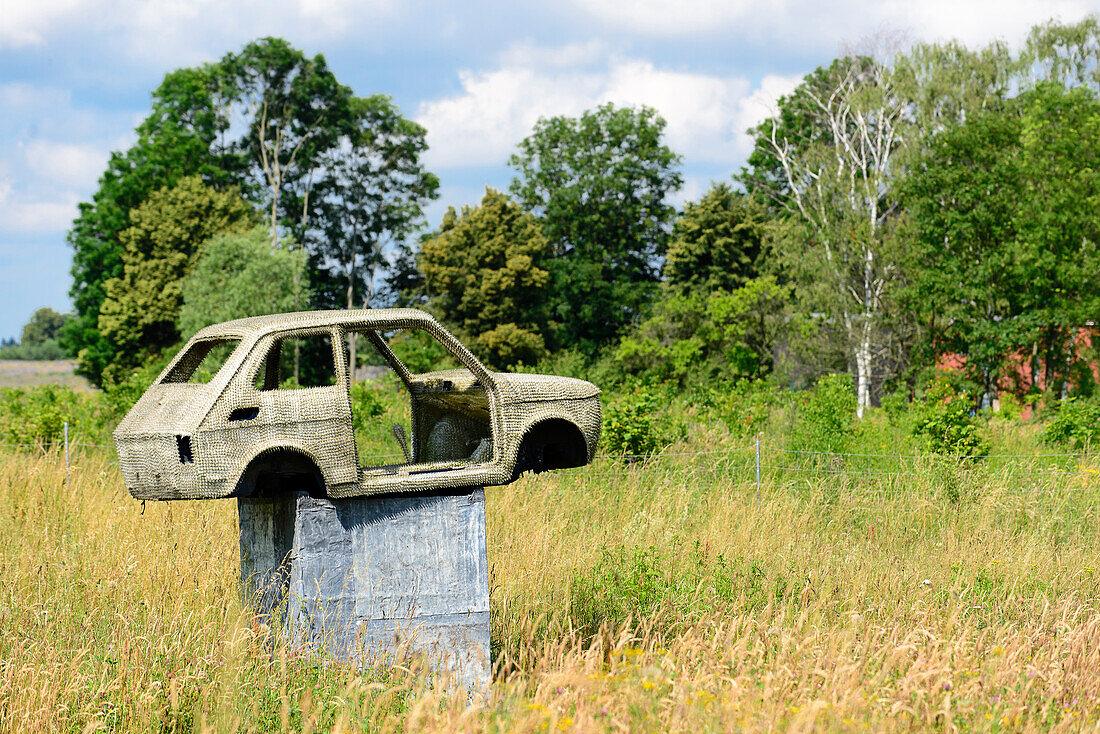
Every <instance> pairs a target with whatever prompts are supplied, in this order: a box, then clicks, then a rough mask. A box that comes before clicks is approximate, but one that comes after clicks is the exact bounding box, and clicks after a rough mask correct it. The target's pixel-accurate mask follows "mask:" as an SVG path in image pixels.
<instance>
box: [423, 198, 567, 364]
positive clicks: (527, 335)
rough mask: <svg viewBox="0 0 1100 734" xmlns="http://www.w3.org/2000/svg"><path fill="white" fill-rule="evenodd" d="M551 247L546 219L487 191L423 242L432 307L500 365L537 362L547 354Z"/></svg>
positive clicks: (446, 216) (449, 212)
mask: <svg viewBox="0 0 1100 734" xmlns="http://www.w3.org/2000/svg"><path fill="white" fill-rule="evenodd" d="M550 254H551V253H550V246H549V244H548V243H547V241H546V238H545V237H544V236H543V234H542V232H541V230H540V227H539V222H538V220H537V219H536V218H535V217H533V216H532V215H530V214H526V213H524V212H523V210H522V209H520V207H519V206H518V205H517V204H516V203H515V202H513V201H511V200H510V199H509V198H508V196H507V195H505V194H502V193H500V192H499V191H494V190H493V189H486V191H485V196H484V197H483V198H482V200H481V205H480V206H477V207H469V206H467V207H463V209H462V211H461V213H459V212H456V211H455V210H454V208H453V207H452V208H449V209H448V210H447V213H446V214H444V215H443V223H442V225H441V226H440V229H439V231H438V232H437V233H435V234H434V235H433V236H431V237H429V238H426V239H425V240H424V241H423V242H422V243H421V246H420V254H419V257H418V262H419V265H420V269H421V272H423V274H424V284H425V289H426V291H427V293H428V294H429V296H430V297H431V306H432V308H433V309H434V310H435V311H436V312H437V313H438V314H439V315H440V317H441V318H442V319H443V321H444V322H446V323H448V324H455V325H456V326H457V329H458V332H459V335H460V337H461V338H463V339H464V340H465V341H466V343H467V346H469V347H470V349H471V350H473V351H474V352H475V353H477V354H479V355H480V356H481V357H482V358H483V359H485V361H486V362H487V363H488V364H490V365H493V366H495V367H507V366H509V365H512V364H515V363H517V362H524V363H526V364H533V363H534V362H536V361H538V360H539V359H540V358H541V357H543V356H544V355H545V354H546V346H545V341H544V337H543V335H542V334H541V333H540V327H541V325H542V324H545V319H546V312H547V299H548V298H549V295H550V289H549V286H550V275H549V273H548V272H547V271H546V269H545V265H546V261H547V259H548V258H549V256H550Z"/></svg>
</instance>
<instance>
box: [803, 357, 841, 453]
mask: <svg viewBox="0 0 1100 734" xmlns="http://www.w3.org/2000/svg"><path fill="white" fill-rule="evenodd" d="M855 415H856V394H855V391H854V390H853V389H852V376H851V375H848V374H841V375H826V376H825V377H822V378H821V379H820V380H818V381H817V384H816V385H814V387H813V389H812V390H807V391H806V392H804V393H803V394H802V396H801V398H800V399H799V402H798V412H797V414H796V416H795V422H794V425H793V426H792V427H791V444H792V446H793V448H794V449H795V450H797V451H812V452H821V453H831V454H839V453H844V452H846V451H847V450H848V449H849V447H850V446H851V442H852V439H853V438H854V437H855V435H856V423H855Z"/></svg>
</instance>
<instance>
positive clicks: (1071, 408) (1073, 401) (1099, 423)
mask: <svg viewBox="0 0 1100 734" xmlns="http://www.w3.org/2000/svg"><path fill="white" fill-rule="evenodd" d="M1097 439H1100V400H1097V399H1096V398H1089V399H1084V398H1079V397H1078V398H1069V399H1068V400H1065V401H1064V402H1063V403H1062V405H1061V407H1059V408H1058V413H1057V414H1056V415H1055V416H1054V419H1053V420H1052V421H1051V422H1050V423H1049V424H1047V427H1046V430H1045V431H1044V432H1043V440H1044V441H1046V442H1047V443H1051V444H1058V445H1062V446H1068V447H1071V448H1073V449H1074V450H1081V449H1087V448H1089V447H1090V446H1091V445H1092V444H1093V442H1095V441H1096V440H1097Z"/></svg>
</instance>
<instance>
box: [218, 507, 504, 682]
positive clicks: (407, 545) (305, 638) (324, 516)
mask: <svg viewBox="0 0 1100 734" xmlns="http://www.w3.org/2000/svg"><path fill="white" fill-rule="evenodd" d="M237 508H238V513H239V515H240V535H241V577H242V579H243V581H244V588H245V591H246V593H247V594H248V597H249V599H250V601H251V602H252V603H254V604H256V606H257V607H258V611H259V612H260V613H261V614H263V615H268V616H270V617H271V618H272V619H273V620H275V621H276V622H278V623H279V624H280V625H281V628H282V630H283V631H284V632H285V634H286V635H287V638H288V641H289V642H290V644H292V645H296V646H300V647H302V648H305V649H309V650H313V651H316V652H320V653H323V654H327V655H331V656H333V657H335V658H338V659H344V660H357V661H362V662H363V663H364V664H379V663H382V664H384V663H385V661H386V660H387V659H389V658H390V657H391V656H393V655H395V654H403V653H406V652H411V653H413V654H417V655H424V656H425V657H426V658H427V660H428V662H429V663H430V664H431V665H432V666H433V667H434V668H436V669H447V670H448V671H450V672H451V673H453V674H455V675H456V676H457V678H458V680H459V681H460V682H461V684H462V685H464V686H465V687H467V688H469V689H471V690H476V691H487V690H488V685H489V679H490V670H489V574H488V563H487V559H486V548H485V491H484V490H483V489H473V490H463V491H459V492H455V493H448V494H431V495H429V494H424V495H407V496H391V497H362V498H354V499H341V500H329V499H316V498H313V497H310V496H309V495H308V494H305V493H304V492H303V493H297V494H292V495H287V496H284V497H280V498H276V499H268V498H241V499H239V500H238V504H237Z"/></svg>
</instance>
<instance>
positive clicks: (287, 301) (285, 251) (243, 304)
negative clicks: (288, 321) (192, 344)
mask: <svg viewBox="0 0 1100 734" xmlns="http://www.w3.org/2000/svg"><path fill="white" fill-rule="evenodd" d="M308 259H309V258H308V255H307V254H306V252H305V250H303V249H302V248H300V247H295V243H294V240H293V239H292V238H289V237H283V239H282V240H281V241H280V242H279V245H278V246H276V245H275V244H274V237H273V236H272V235H271V232H270V231H269V230H268V229H267V227H266V226H258V227H254V228H253V229H251V230H249V231H247V232H242V233H224V234H219V235H215V236H214V237H211V238H210V239H209V240H207V241H206V242H204V243H203V244H202V245H200V247H199V250H198V254H197V257H196V258H195V264H194V266H193V267H192V268H191V269H190V272H188V274H187V275H186V277H184V279H183V282H182V283H181V286H180V291H181V294H182V299H183V305H182V306H181V307H180V311H179V319H178V327H179V333H180V334H181V335H182V336H183V338H188V337H190V336H191V335H192V334H194V333H195V332H196V331H198V330H199V329H201V328H203V327H204V326H208V325H209V324H216V323H220V322H222V321H229V320H230V319H236V318H243V317H245V316H261V315H263V314H271V313H283V312H288V311H301V310H303V309H305V308H306V306H307V305H308V302H309V289H308V288H307V283H308V272H307V266H308Z"/></svg>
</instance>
